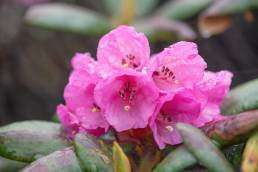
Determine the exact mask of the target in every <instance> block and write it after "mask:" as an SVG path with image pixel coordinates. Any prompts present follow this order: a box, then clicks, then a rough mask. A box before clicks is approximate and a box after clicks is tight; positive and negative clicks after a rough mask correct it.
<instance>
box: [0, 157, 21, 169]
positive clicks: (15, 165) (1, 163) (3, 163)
mask: <svg viewBox="0 0 258 172" xmlns="http://www.w3.org/2000/svg"><path fill="white" fill-rule="evenodd" d="M25 165H26V163H22V162H18V161H13V160H9V159H5V158H2V157H0V171H2V172H17V171H19V170H21V169H22V168H23V167H25Z"/></svg>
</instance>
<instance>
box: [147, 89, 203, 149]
mask: <svg viewBox="0 0 258 172" xmlns="http://www.w3.org/2000/svg"><path fill="white" fill-rule="evenodd" d="M201 105H202V102H201V100H199V99H198V98H197V97H195V95H194V92H192V90H188V89H181V90H180V91H178V92H177V93H170V94H167V95H166V96H163V97H161V99H160V101H159V103H158V105H157V107H156V110H155V112H154V114H153V116H152V118H151V121H150V127H151V129H152V132H153V136H154V139H155V141H156V143H157V144H158V146H159V148H160V149H163V148H164V147H165V145H166V144H170V145H174V144H178V143H181V137H180V135H179V133H178V132H177V130H176V128H175V125H176V123H178V122H184V123H189V124H191V123H192V121H194V120H196V119H197V118H198V117H199V115H200V112H201Z"/></svg>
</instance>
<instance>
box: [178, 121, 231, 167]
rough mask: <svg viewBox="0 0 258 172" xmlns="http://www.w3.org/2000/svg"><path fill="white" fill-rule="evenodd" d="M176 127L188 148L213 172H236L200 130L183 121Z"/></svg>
mask: <svg viewBox="0 0 258 172" xmlns="http://www.w3.org/2000/svg"><path fill="white" fill-rule="evenodd" d="M176 127H177V129H178V130H179V132H180V134H181V136H182V138H183V140H184V144H185V146H186V147H187V148H188V150H189V151H190V152H191V153H192V154H193V155H194V156H195V158H196V159H198V160H199V162H201V163H202V165H204V166H205V167H207V168H208V169H209V170H210V171H211V172H222V171H227V172H234V170H233V169H232V167H231V165H230V164H229V163H228V162H227V160H226V158H225V157H224V155H223V154H222V153H221V152H220V151H219V150H218V149H217V147H216V146H215V145H214V144H213V143H212V142H211V141H210V140H209V139H208V138H207V137H206V136H205V135H204V134H203V133H202V132H201V131H200V130H198V129H197V128H194V127H192V126H191V125H188V124H183V123H178V124H177V125H176Z"/></svg>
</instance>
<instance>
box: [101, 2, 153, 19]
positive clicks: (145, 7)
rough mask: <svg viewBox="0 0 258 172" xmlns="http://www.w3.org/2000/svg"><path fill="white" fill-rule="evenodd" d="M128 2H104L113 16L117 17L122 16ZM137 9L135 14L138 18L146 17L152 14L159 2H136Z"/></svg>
mask: <svg viewBox="0 0 258 172" xmlns="http://www.w3.org/2000/svg"><path fill="white" fill-rule="evenodd" d="M124 1H126V0H103V3H104V6H105V7H106V9H107V11H108V12H109V13H110V14H111V16H113V17H116V16H119V15H120V14H121V9H123V7H122V5H123V3H124ZM134 1H135V5H136V7H135V8H136V9H135V13H136V16H137V17H141V16H145V15H147V14H149V13H150V12H151V10H152V9H153V8H154V7H155V6H156V5H157V3H158V1H157V0H134Z"/></svg>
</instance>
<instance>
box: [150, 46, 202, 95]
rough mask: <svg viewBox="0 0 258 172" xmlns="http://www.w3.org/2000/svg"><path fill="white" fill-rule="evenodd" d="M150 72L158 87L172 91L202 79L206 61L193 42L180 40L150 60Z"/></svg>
mask: <svg viewBox="0 0 258 172" xmlns="http://www.w3.org/2000/svg"><path fill="white" fill-rule="evenodd" d="M149 68H150V71H151V72H150V74H151V76H152V78H153V80H154V82H155V83H156V85H157V87H158V88H159V89H160V90H161V91H163V92H170V91H173V90H175V89H177V88H179V87H192V86H193V85H194V83H196V82H198V81H201V80H202V78H203V74H204V69H205V68H206V63H205V62H204V60H203V59H202V57H201V56H200V55H199V54H198V50H197V45H196V44H195V43H193V42H184V41H182V42H178V43H175V44H173V45H171V46H170V47H168V48H165V49H164V50H163V51H162V52H161V53H159V54H157V55H155V56H154V57H153V59H152V60H151V62H150V66H149Z"/></svg>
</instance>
